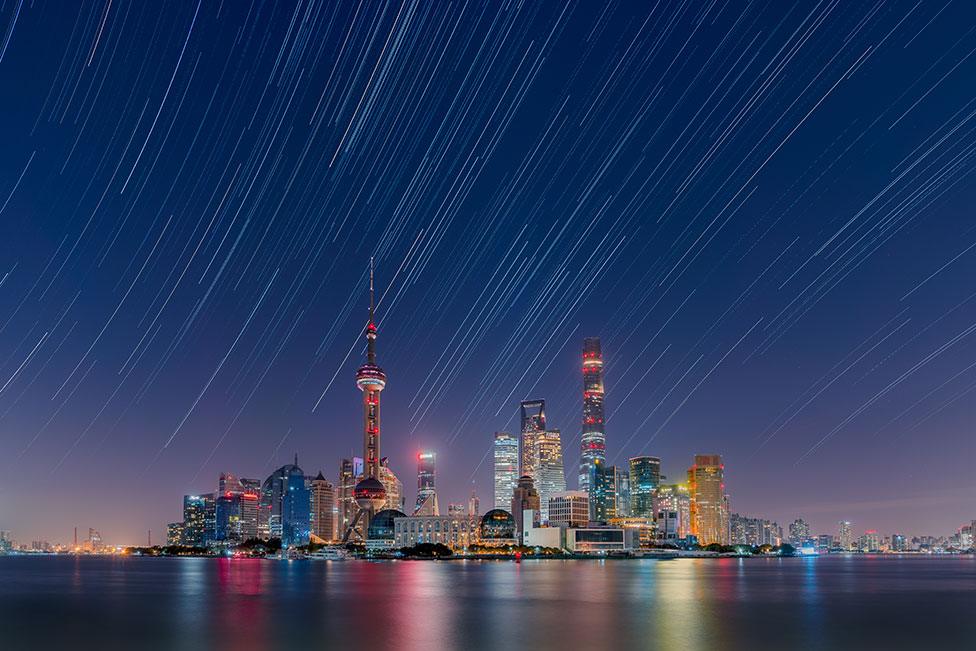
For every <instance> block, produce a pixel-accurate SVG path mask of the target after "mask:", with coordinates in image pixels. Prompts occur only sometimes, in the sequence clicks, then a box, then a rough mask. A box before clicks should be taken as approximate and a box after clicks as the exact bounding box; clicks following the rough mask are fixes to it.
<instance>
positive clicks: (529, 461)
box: [519, 400, 546, 479]
mask: <svg viewBox="0 0 976 651" xmlns="http://www.w3.org/2000/svg"><path fill="white" fill-rule="evenodd" d="M520 411H521V422H522V430H521V434H522V440H521V443H520V445H519V454H520V458H519V476H520V477H521V476H523V475H525V476H528V477H531V478H532V479H535V478H536V476H535V475H536V471H537V470H538V467H539V447H538V446H537V445H536V444H535V442H536V438H537V437H538V436H539V434H540V433H541V432H544V431H545V430H546V401H545V400H525V401H523V402H522V403H521V405H520Z"/></svg>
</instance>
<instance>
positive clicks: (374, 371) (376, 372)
mask: <svg viewBox="0 0 976 651" xmlns="http://www.w3.org/2000/svg"><path fill="white" fill-rule="evenodd" d="M374 310H375V305H374V302H373V259H372V258H370V260H369V322H368V323H367V324H366V363H365V364H363V365H362V366H360V367H359V370H358V371H356V386H357V387H359V390H360V391H362V392H363V452H364V455H363V457H364V459H363V478H362V480H360V481H359V483H358V484H356V488H355V490H354V491H353V495H354V497H355V498H356V504H358V505H359V512H358V513H357V514H356V518H355V520H354V521H353V522H352V524H351V525H350V526H349V528H348V529H347V530H346V533H345V535H344V536H343V540H348V539H349V536H350V535H351V534H352V533H353V532H354V531H356V525H357V523H358V521H359V520H361V519H364V518H365V523H364V525H363V527H362V529H361V531H366V530H367V529H368V528H369V519H370V518H371V517H372V515H373V513H375V512H376V511H378V510H379V509H381V508H383V504H385V503H386V489H385V488H384V487H383V484H382V482H381V481H380V392H382V391H383V389H384V388H386V373H384V372H383V369H381V368H380V367H379V366H377V365H376V323H375V320H374V316H375V315H374Z"/></svg>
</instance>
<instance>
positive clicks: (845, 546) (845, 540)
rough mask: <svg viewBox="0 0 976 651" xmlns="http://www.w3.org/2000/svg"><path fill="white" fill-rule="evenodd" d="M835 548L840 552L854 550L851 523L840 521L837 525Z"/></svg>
mask: <svg viewBox="0 0 976 651" xmlns="http://www.w3.org/2000/svg"><path fill="white" fill-rule="evenodd" d="M837 528H838V532H837V546H838V547H839V548H840V550H841V551H844V552H849V551H851V550H852V549H853V548H854V529H853V527H852V526H851V523H850V522H848V521H846V520H842V521H841V522H839V523H838V527H837Z"/></svg>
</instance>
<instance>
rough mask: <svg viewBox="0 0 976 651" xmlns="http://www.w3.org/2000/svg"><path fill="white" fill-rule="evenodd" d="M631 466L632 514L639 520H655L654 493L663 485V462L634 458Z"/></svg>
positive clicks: (648, 458) (646, 458)
mask: <svg viewBox="0 0 976 651" xmlns="http://www.w3.org/2000/svg"><path fill="white" fill-rule="evenodd" d="M629 465H630V514H631V515H632V516H634V517H637V518H653V517H654V492H655V491H656V490H657V487H658V486H660V485H661V460H660V459H658V458H657V457H632V458H631V459H630V462H629Z"/></svg>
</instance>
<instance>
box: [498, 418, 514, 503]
mask: <svg viewBox="0 0 976 651" xmlns="http://www.w3.org/2000/svg"><path fill="white" fill-rule="evenodd" d="M493 452H494V461H495V468H494V470H495V477H494V480H495V481H494V484H495V502H494V505H495V508H496V509H503V510H505V509H508V508H509V507H510V506H511V504H512V491H514V490H515V484H516V482H518V477H519V474H518V469H519V441H518V438H517V437H515V436H513V435H512V434H509V433H508V432H495V442H494V445H493Z"/></svg>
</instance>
